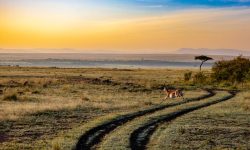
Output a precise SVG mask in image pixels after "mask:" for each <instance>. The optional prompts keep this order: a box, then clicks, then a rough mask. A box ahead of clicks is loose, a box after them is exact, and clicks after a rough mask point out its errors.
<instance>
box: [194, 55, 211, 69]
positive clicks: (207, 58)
mask: <svg viewBox="0 0 250 150" xmlns="http://www.w3.org/2000/svg"><path fill="white" fill-rule="evenodd" d="M194 59H195V60H201V65H200V71H201V67H202V65H203V64H204V62H206V61H208V60H213V58H211V57H208V56H205V55H201V56H195V58H194Z"/></svg>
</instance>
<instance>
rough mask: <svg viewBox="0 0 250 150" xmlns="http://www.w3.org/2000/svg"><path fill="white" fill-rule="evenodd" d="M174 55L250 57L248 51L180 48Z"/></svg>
mask: <svg viewBox="0 0 250 150" xmlns="http://www.w3.org/2000/svg"><path fill="white" fill-rule="evenodd" d="M176 54H195V55H228V56H239V55H243V56H250V51H243V50H237V49H208V48H200V49H193V48H182V49H179V50H177V51H176Z"/></svg>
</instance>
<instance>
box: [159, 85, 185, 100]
mask: <svg viewBox="0 0 250 150" xmlns="http://www.w3.org/2000/svg"><path fill="white" fill-rule="evenodd" d="M163 92H164V93H165V94H166V95H167V96H166V97H165V98H164V99H167V98H176V97H182V98H183V92H182V91H181V90H180V89H177V90H169V89H166V88H165V87H164V89H163Z"/></svg>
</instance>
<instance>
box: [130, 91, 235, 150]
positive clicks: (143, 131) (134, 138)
mask: <svg viewBox="0 0 250 150" xmlns="http://www.w3.org/2000/svg"><path fill="white" fill-rule="evenodd" d="M229 93H230V95H229V96H226V97H223V98H220V99H218V100H215V101H211V102H207V103H204V104H200V105H197V106H191V107H189V108H185V109H181V110H179V111H176V112H173V113H169V114H166V115H163V116H160V117H159V118H158V119H156V120H153V121H151V122H148V123H147V124H145V125H144V126H142V127H140V128H138V129H136V130H135V131H134V132H133V133H132V134H131V136H130V139H129V140H130V148H131V149H132V150H144V149H146V145H147V143H148V142H149V139H150V136H151V135H152V134H153V132H154V131H155V130H156V128H157V127H158V126H159V125H160V124H161V123H163V122H168V121H171V120H173V119H175V118H177V117H180V116H182V115H185V114H187V113H190V112H192V111H195V110H198V109H201V108H204V107H208V106H210V105H214V104H217V103H220V102H223V101H226V100H229V99H231V98H233V97H234V96H235V95H236V92H229Z"/></svg>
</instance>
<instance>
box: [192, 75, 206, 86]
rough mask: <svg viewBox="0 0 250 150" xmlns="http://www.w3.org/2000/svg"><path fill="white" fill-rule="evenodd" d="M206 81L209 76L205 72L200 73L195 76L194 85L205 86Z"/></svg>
mask: <svg viewBox="0 0 250 150" xmlns="http://www.w3.org/2000/svg"><path fill="white" fill-rule="evenodd" d="M206 80H207V76H206V75H205V74H204V73H203V72H199V73H197V74H195V75H194V77H193V81H194V83H200V84H203V83H205V82H206Z"/></svg>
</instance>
